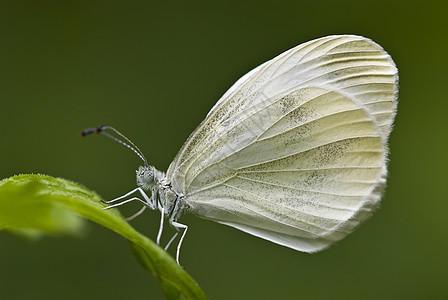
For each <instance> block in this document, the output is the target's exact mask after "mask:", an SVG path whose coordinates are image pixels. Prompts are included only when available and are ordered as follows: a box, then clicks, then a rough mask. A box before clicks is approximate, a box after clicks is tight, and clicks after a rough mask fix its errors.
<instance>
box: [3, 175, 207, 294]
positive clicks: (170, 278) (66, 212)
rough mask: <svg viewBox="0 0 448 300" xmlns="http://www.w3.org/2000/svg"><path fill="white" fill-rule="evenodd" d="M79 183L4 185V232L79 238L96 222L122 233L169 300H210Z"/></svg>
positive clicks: (14, 180)
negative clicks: (86, 223)
mask: <svg viewBox="0 0 448 300" xmlns="http://www.w3.org/2000/svg"><path fill="white" fill-rule="evenodd" d="M104 207H105V205H104V204H103V203H102V202H101V198H100V197H99V196H98V195H97V194H96V193H94V192H92V191H90V190H88V189H86V188H85V187H82V186H80V185H78V184H76V183H74V182H71V181H68V180H65V179H61V178H54V177H50V176H45V175H34V174H25V175H18V176H14V177H11V178H8V179H5V180H2V181H1V182H0V230H7V231H10V232H13V233H16V234H21V235H24V236H27V237H30V238H37V237H39V236H41V235H43V234H50V235H61V234H76V233H79V232H80V231H81V230H82V227H83V222H82V221H83V220H82V218H80V217H79V216H81V217H83V218H85V219H88V220H91V221H94V222H96V223H98V224H101V225H103V226H104V227H107V228H109V229H110V230H112V231H115V232H116V233H118V234H120V235H122V236H123V237H125V238H126V239H127V240H128V241H129V245H130V248H131V250H132V252H133V253H134V255H135V257H136V258H137V260H138V261H139V263H140V264H141V265H142V266H143V267H144V268H145V269H146V270H147V271H149V272H150V273H152V274H153V275H154V276H156V278H157V279H158V281H159V284H160V286H161V288H162V290H163V292H164V294H165V296H166V297H167V298H168V299H207V296H206V295H205V293H204V292H203V291H202V290H201V288H200V287H199V286H198V284H197V283H196V282H195V281H194V280H193V278H191V276H190V275H188V273H187V272H186V271H185V270H184V269H182V268H181V267H180V266H179V265H178V264H177V263H176V262H175V261H174V260H173V258H172V257H171V256H170V255H169V254H167V253H166V252H165V251H164V250H163V249H161V248H160V247H159V246H157V245H156V244H155V243H154V242H152V241H151V240H150V239H148V238H147V237H145V236H144V235H142V234H140V233H138V232H137V231H136V230H134V228H132V227H131V226H130V225H129V224H128V223H127V222H126V220H125V219H124V218H123V217H122V215H121V214H120V213H119V212H118V210H115V209H110V210H103V208H104Z"/></svg>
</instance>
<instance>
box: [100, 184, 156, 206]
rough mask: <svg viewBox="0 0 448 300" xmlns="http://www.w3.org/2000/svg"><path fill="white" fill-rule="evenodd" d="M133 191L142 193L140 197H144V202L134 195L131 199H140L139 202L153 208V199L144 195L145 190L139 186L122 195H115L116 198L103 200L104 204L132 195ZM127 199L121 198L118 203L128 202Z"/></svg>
mask: <svg viewBox="0 0 448 300" xmlns="http://www.w3.org/2000/svg"><path fill="white" fill-rule="evenodd" d="M135 192H140V194H141V195H142V197H143V198H144V199H145V201H146V202H145V201H142V200H140V199H139V198H137V197H134V198H132V199H134V200H137V199H138V200H140V202H143V203H145V204H146V206H149V207H150V208H151V209H155V205H154V201H153V200H152V197H149V196H148V195H146V193H145V191H143V189H142V188H140V187H138V188H135V189H133V190H132V191H130V192H128V193H126V194H124V195H123V196H120V197H117V198H115V199H112V200H109V201H103V202H104V203H106V204H111V203H115V202H118V201H120V200H122V199H126V198H127V197H129V196H130V195H132V194H133V193H135ZM128 200H130V199H128ZM128 200H123V201H121V202H120V203H118V205H121V204H124V203H128V202H129V201H128ZM118 205H115V206H118ZM115 206H114V207H115Z"/></svg>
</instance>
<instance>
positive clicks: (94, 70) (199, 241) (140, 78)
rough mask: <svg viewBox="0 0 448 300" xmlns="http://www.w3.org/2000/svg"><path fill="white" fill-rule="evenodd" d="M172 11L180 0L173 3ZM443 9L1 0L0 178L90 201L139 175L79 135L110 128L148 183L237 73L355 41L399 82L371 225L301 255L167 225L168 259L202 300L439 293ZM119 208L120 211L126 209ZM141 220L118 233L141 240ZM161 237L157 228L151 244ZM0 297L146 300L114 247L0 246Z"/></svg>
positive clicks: (109, 239) (4, 242)
mask: <svg viewBox="0 0 448 300" xmlns="http://www.w3.org/2000/svg"><path fill="white" fill-rule="evenodd" d="M185 2H187V1H185ZM442 3H443V1H429V0H427V1H390V0H389V1H384V0H379V1H378V0H377V1H372V2H369V1H359V0H358V1H342V0H341V1H272V2H271V1H216V2H213V3H211V2H205V1H204V2H202V1H188V3H183V2H180V1H179V2H178V1H158V2H154V3H151V2H150V1H111V0H108V1H105V0H104V1H84V0H78V1H31V0H30V1H5V0H3V1H1V2H0V104H1V109H0V134H1V150H0V154H1V155H0V166H1V167H0V178H5V177H9V176H12V175H14V174H19V173H44V174H48V175H52V176H59V177H64V178H67V179H72V180H75V181H77V182H79V183H82V184H84V185H85V186H87V187H89V188H91V189H94V190H96V191H97V192H98V193H100V194H101V195H102V196H103V197H104V198H105V199H111V198H114V197H116V196H119V195H122V194H124V193H125V192H127V191H129V190H130V189H132V188H134V187H135V173H134V170H135V169H136V168H137V167H138V165H139V164H140V161H139V159H138V158H137V157H136V156H135V155H133V154H132V153H131V152H129V151H128V150H126V149H125V148H123V147H120V146H119V145H116V144H114V143H113V142H111V141H110V140H107V139H105V138H103V137H88V138H84V139H82V138H81V137H80V136H79V133H80V131H81V130H82V129H83V128H85V127H93V126H97V125H101V124H110V125H114V126H115V127H117V128H119V129H120V130H121V131H122V132H124V133H125V134H127V135H128V137H129V138H131V139H132V140H133V141H134V142H135V143H136V144H138V146H139V147H140V148H141V149H142V150H143V152H144V153H145V155H146V156H147V158H148V160H149V161H150V163H151V164H153V165H154V166H156V167H157V168H158V169H161V170H166V168H167V167H168V165H169V163H170V162H171V160H172V158H173V157H174V155H175V154H176V152H177V150H178V149H179V148H180V146H181V145H182V144H183V142H184V141H185V140H186V138H187V137H188V135H189V133H190V132H191V131H192V130H193V129H194V128H195V127H196V126H197V125H198V124H199V122H200V121H201V120H202V119H203V118H204V117H205V115H206V114H207V112H208V111H209V109H210V108H211V107H212V106H213V105H214V103H215V102H216V101H217V100H218V99H219V97H220V96H221V95H222V94H223V93H224V92H225V91H226V89H227V88H228V87H230V85H231V84H232V83H233V82H235V81H236V80H237V79H238V78H239V77H240V76H242V75H243V74H245V73H246V72H247V71H249V70H250V69H252V68H254V67H255V66H257V65H259V64H261V63H263V62H264V61H266V60H268V59H270V58H272V57H274V56H276V55H277V54H279V53H281V52H283V51H285V50H287V49H289V48H291V47H293V46H295V45H297V44H300V43H302V42H306V41H308V40H311V39H314V38H317V37H321V36H325V35H328V34H342V33H351V34H359V35H363V36H367V37H369V38H371V39H373V40H374V41H376V42H378V43H379V44H381V45H382V46H383V47H384V48H385V49H386V50H387V51H388V52H389V53H390V54H391V56H392V57H393V59H394V60H395V62H396V64H397V66H398V68H399V71H400V97H399V99H400V103H399V108H398V115H397V118H396V122H395V129H394V131H393V133H392V136H391V140H390V149H391V155H390V165H389V171H390V173H389V174H390V175H389V179H388V188H387V191H386V194H385V196H384V198H383V201H382V206H381V209H380V210H379V211H377V212H376V213H375V215H374V216H373V217H372V218H371V219H369V220H368V221H367V222H366V223H365V224H363V225H362V226H361V227H360V228H358V230H356V231H355V232H354V233H353V234H351V235H350V236H349V237H347V238H346V239H344V240H343V241H341V242H339V243H337V244H336V245H334V246H333V247H331V248H329V249H328V250H326V251H323V252H320V253H317V254H313V255H310V254H306V253H300V252H296V251H294V250H291V249H288V248H285V247H281V246H278V245H275V244H273V243H270V242H267V241H264V240H262V239H258V238H255V237H252V236H250V235H248V234H245V233H243V232H239V231H237V230H235V229H232V228H229V227H226V226H223V225H219V224H215V223H213V222H209V221H205V220H200V219H197V218H195V217H193V216H185V217H184V218H182V219H181V220H182V222H183V223H186V224H188V225H189V227H190V229H189V233H188V235H187V238H186V240H185V242H184V245H183V248H182V253H181V254H182V255H181V262H182V264H183V265H184V266H185V268H186V270H187V271H188V272H189V273H190V274H191V275H192V276H193V277H194V278H195V279H196V280H197V281H198V282H199V284H200V285H201V286H202V287H203V289H204V290H205V292H206V293H207V294H208V295H209V296H210V297H211V298H212V299H430V298H432V299H440V298H443V297H448V286H447V280H448V202H447V200H448V193H447V185H448V184H447V182H446V181H447V177H448V176H447V175H446V170H447V167H448V166H447V158H446V157H447V154H448V153H447V149H446V148H447V147H446V146H447V138H448V134H447V132H448V126H447V109H448V104H447V103H448V99H446V94H447V93H446V88H447V79H448V76H447V73H446V70H447V67H448V64H447V54H446V53H447V45H448V34H447V29H448V26H447V25H448V22H447V21H446V19H447V18H446V7H444V5H443V4H442ZM135 209H137V207H133V206H132V205H131V206H128V207H125V208H123V210H122V211H123V213H124V214H127V215H128V214H131V213H132V212H133V211H134V210H135ZM158 222H159V214H158V213H157V212H149V213H145V215H144V216H142V217H141V218H139V219H138V220H136V221H135V222H134V223H133V225H135V226H136V227H137V228H139V230H140V231H142V232H144V233H145V234H147V235H148V236H150V237H152V238H154V237H155V235H156V232H157V229H158ZM166 233H167V234H168V233H169V230H168V231H167V232H166ZM0 298H1V299H163V295H162V293H161V291H160V288H159V287H158V285H157V282H156V280H155V279H154V278H152V277H151V276H150V275H148V274H147V273H146V272H145V271H144V270H143V269H142V268H141V267H140V266H139V265H138V263H137V262H136V261H135V259H134V258H133V256H132V254H131V252H130V251H129V249H128V247H127V243H126V242H125V241H124V240H123V239H122V238H120V237H119V236H117V235H115V234H114V233H112V232H109V231H107V230H106V229H103V228H100V226H97V225H94V224H90V226H88V228H87V230H86V232H85V233H84V234H83V235H82V236H79V237H63V238H50V237H47V238H44V239H42V240H40V241H38V242H36V243H34V242H28V241H25V240H23V239H20V238H17V237H16V236H12V235H9V234H7V233H4V232H2V233H0Z"/></svg>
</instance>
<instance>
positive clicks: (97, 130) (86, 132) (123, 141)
mask: <svg viewBox="0 0 448 300" xmlns="http://www.w3.org/2000/svg"><path fill="white" fill-rule="evenodd" d="M106 130H111V131H113V132H114V133H115V134H117V135H118V136H119V137H120V138H121V139H119V138H117V137H115V136H113V135H111V134H110V133H108V132H106ZM92 133H97V134H102V135H104V136H105V137H108V138H110V139H111V140H113V141H115V142H117V143H119V144H121V145H123V146H125V147H126V148H128V149H131V150H132V151H133V152H134V153H135V154H137V155H138V157H140V158H141V160H143V162H144V163H145V166H149V165H148V162H147V161H146V158H145V156H144V155H143V153H142V151H140V149H139V148H138V147H137V146H136V145H135V144H134V143H133V142H131V140H130V139H128V138H127V137H126V136H125V135H124V134H122V133H121V132H119V131H118V130H116V129H115V128H113V127H112V126H107V125H103V126H99V127H97V128H86V129H84V130H83V131H82V132H81V136H86V135H89V134H92Z"/></svg>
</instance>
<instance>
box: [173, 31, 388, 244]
mask: <svg viewBox="0 0 448 300" xmlns="http://www.w3.org/2000/svg"><path fill="white" fill-rule="evenodd" d="M396 82H397V71H396V68H395V66H394V64H393V62H392V60H391V59H390V57H389V56H388V55H387V54H386V53H385V52H384V50H382V49H381V48H380V47H379V46H378V45H376V44H375V43H373V42H371V41H370V40H368V39H365V38H362V37H357V36H331V37H326V38H322V39H318V40H314V41H311V42H309V43H306V44H303V45H300V46H297V47H296V48H293V49H291V50H289V51H286V52H284V53H283V54H281V55H279V56H278V57H276V58H274V59H272V60H271V61H268V62H266V63H265V64H263V65H261V66H259V67H258V68H256V69H254V70H253V71H251V72H250V73H248V74H247V75H245V76H244V77H243V78H242V79H240V80H239V81H238V82H237V83H236V84H235V85H234V86H233V87H232V88H231V89H230V90H229V91H228V92H227V93H226V94H225V95H224V96H223V97H222V98H221V99H220V100H219V101H218V103H217V104H216V105H215V106H214V107H213V108H212V110H211V111H210V113H209V114H208V115H207V117H206V119H205V120H204V121H203V122H202V123H201V124H200V125H199V127H198V128H197V129H196V130H195V131H194V132H193V133H192V134H191V136H190V137H189V139H188V140H187V142H186V143H185V144H184V146H183V147H182V149H181V150H180V152H179V153H178V155H177V156H176V158H175V160H174V161H173V163H172V164H171V165H170V168H169V170H168V173H167V178H168V179H169V180H170V181H171V183H172V186H173V189H174V190H175V191H176V192H178V193H180V194H183V195H185V196H186V201H187V203H188V205H189V207H190V210H191V211H192V212H193V213H196V214H198V215H199V216H201V217H204V218H208V219H212V220H215V221H217V222H220V223H224V224H227V225H230V226H233V227H236V228H238V229H241V230H243V231H247V232H249V233H251V234H254V235H257V236H260V237H262V238H265V239H268V240H271V241H273V242H276V243H279V244H282V245H285V246H288V247H291V248H294V249H298V250H302V251H307V252H311V251H316V250H319V249H321V248H323V247H325V246H327V245H328V244H330V243H331V242H333V241H335V240H338V239H340V238H342V237H343V236H345V235H346V234H348V233H349V232H350V231H351V230H352V229H353V227H354V226H356V225H357V224H358V223H359V222H361V221H362V220H363V219H365V218H366V217H367V216H368V215H369V212H370V211H371V210H372V209H373V208H374V207H375V205H376V203H377V202H378V201H379V199H380V196H381V191H382V190H383V188H384V184H385V175H386V168H385V161H386V155H387V147H386V142H387V137H388V135H389V132H390V128H391V125H392V122H393V116H394V114H395V109H396V95H395V94H396Z"/></svg>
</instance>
